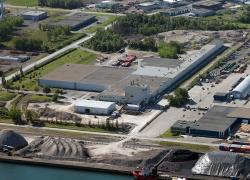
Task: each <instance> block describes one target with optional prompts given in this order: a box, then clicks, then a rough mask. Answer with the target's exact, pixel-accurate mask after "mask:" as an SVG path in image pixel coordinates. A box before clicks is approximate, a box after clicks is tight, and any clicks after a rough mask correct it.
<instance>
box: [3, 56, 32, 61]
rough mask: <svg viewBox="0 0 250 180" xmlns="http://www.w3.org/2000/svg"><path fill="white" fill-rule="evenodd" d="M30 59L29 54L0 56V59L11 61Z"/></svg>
mask: <svg viewBox="0 0 250 180" xmlns="http://www.w3.org/2000/svg"><path fill="white" fill-rule="evenodd" d="M29 59H30V56H26V55H19V56H0V60H3V61H12V62H25V61H28V60H29Z"/></svg>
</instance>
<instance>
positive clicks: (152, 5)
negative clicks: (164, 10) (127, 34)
mask: <svg viewBox="0 0 250 180" xmlns="http://www.w3.org/2000/svg"><path fill="white" fill-rule="evenodd" d="M137 8H138V9H141V10H143V11H145V12H149V11H153V10H155V9H158V8H160V5H159V3H158V2H144V3H141V4H138V5H137Z"/></svg>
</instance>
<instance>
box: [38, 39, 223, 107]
mask: <svg viewBox="0 0 250 180" xmlns="http://www.w3.org/2000/svg"><path fill="white" fill-rule="evenodd" d="M223 47H224V46H223V42H221V41H216V42H212V43H211V44H208V45H206V46H204V47H203V48H202V49H201V50H199V51H197V53H196V54H193V55H188V56H186V57H185V58H184V59H185V60H171V59H162V58H145V59H144V60H143V61H142V62H141V61H139V62H138V67H137V69H132V68H120V67H119V68H118V67H106V66H94V65H79V64H66V65H64V66H62V67H60V68H58V69H56V70H55V71H53V72H51V73H49V74H47V75H45V76H43V77H42V78H40V79H39V84H40V85H41V86H47V87H54V88H61V89H73V90H82V91H95V92H100V94H99V96H98V98H99V100H101V101H110V102H117V103H125V104H126V103H128V104H136V105H145V104H147V103H148V102H150V101H154V100H156V99H158V98H159V97H160V96H161V95H163V94H164V93H166V92H170V91H172V90H173V89H175V88H176V87H177V86H178V85H179V84H180V83H181V82H183V81H184V80H186V79H187V78H188V77H190V76H191V75H192V74H193V73H195V72H196V71H197V70H199V69H200V68H201V67H203V66H204V65H205V64H206V63H208V62H210V61H211V60H212V59H213V57H214V56H216V55H217V54H218V53H220V52H221V50H222V49H223Z"/></svg>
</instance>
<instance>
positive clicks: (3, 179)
mask: <svg viewBox="0 0 250 180" xmlns="http://www.w3.org/2000/svg"><path fill="white" fill-rule="evenodd" d="M0 180H133V177H132V176H123V175H115V174H108V173H99V172H91V171H80V170H71V169H61V168H52V167H41V166H28V165H21V164H9V163H0Z"/></svg>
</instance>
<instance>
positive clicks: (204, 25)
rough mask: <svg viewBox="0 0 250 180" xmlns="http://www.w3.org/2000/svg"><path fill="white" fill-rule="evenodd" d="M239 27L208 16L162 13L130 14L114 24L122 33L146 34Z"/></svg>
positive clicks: (114, 29) (118, 31) (117, 31)
mask: <svg viewBox="0 0 250 180" xmlns="http://www.w3.org/2000/svg"><path fill="white" fill-rule="evenodd" d="M237 28H239V27H238V26H237V25H236V24H235V23H232V22H229V21H224V20H217V21H214V20H209V19H207V18H204V17H201V18H191V17H171V16H164V15H161V14H159V13H158V14H154V15H152V16H147V15H144V14H128V15H127V16H123V17H120V18H119V19H118V20H117V21H116V22H115V23H114V24H113V27H112V29H113V31H115V32H116V33H119V34H121V35H128V34H138V33H139V34H143V35H146V36H149V35H153V34H157V33H161V32H165V31H171V30H184V29H185V30H193V29H195V30H230V29H237Z"/></svg>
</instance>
